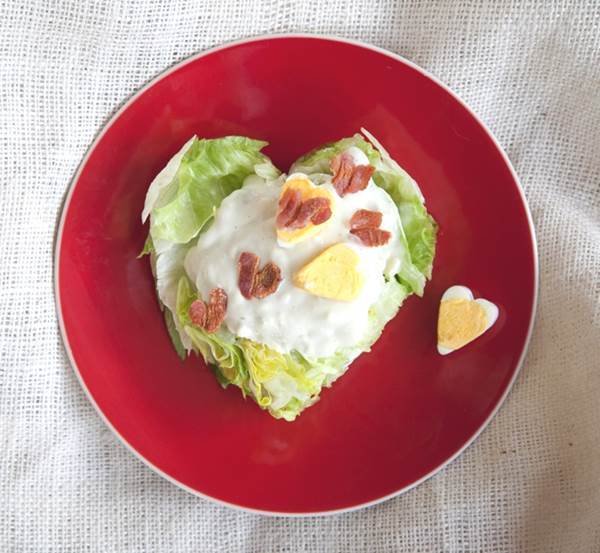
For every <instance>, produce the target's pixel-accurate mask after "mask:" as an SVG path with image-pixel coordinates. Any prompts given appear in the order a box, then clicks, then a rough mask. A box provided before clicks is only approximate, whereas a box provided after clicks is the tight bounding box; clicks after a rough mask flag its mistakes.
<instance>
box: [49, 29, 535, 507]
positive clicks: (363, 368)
mask: <svg viewBox="0 0 600 553" xmlns="http://www.w3.org/2000/svg"><path fill="white" fill-rule="evenodd" d="M361 126H364V127H366V128H367V129H368V130H370V131H371V132H372V133H373V134H374V135H375V136H376V137H377V138H379V139H380V140H381V141H382V142H383V144H384V145H385V146H386V148H388V150H389V151H390V153H391V154H392V156H393V157H394V158H396V159H397V160H398V161H399V163H400V164H401V165H402V166H404V167H405V168H406V169H407V170H408V171H409V173H411V174H412V175H413V176H414V178H415V179H416V180H417V182H418V183H419V184H420V186H421V188H422V190H423V193H424V195H425V197H426V199H427V205H428V208H429V210H430V211H431V213H432V214H433V215H434V217H435V219H436V220H437V221H438V223H439V226H440V232H439V242H438V250H437V256H436V259H435V266H434V270H433V280H432V282H431V283H429V285H428V286H427V290H426V293H425V296H424V297H423V298H417V297H411V298H410V299H409V300H408V301H406V303H405V305H404V307H402V309H401V310H400V313H399V314H398V316H397V317H396V318H395V319H394V321H393V322H391V323H390V324H389V325H388V327H387V328H386V330H385V332H384V334H383V336H382V338H381V339H380V340H379V342H377V344H376V345H375V347H374V348H373V351H372V352H371V353H369V354H365V355H363V356H361V357H360V358H359V359H358V360H357V361H356V362H355V363H354V364H353V365H352V366H351V368H350V370H349V371H348V372H347V374H346V375H345V376H344V377H342V378H341V379H340V380H339V381H338V382H337V383H335V385H334V386H333V387H332V388H331V389H327V390H325V391H324V392H323V394H322V398H321V400H320V401H319V402H318V403H317V404H316V405H315V406H313V407H311V408H310V409H308V410H307V411H305V412H304V413H303V414H302V415H301V416H300V417H299V419H297V420H296V422H293V423H287V422H284V421H281V420H275V419H273V418H271V417H270V416H269V415H268V414H267V413H266V412H264V411H261V410H260V409H259V408H258V407H257V406H256V405H255V404H254V403H253V402H252V401H251V400H246V401H244V400H243V399H242V397H241V394H240V392H239V390H238V389H237V388H234V387H230V388H229V389H227V390H223V389H221V387H220V386H219V385H218V384H217V381H216V380H215V378H214V377H213V375H212V374H211V372H210V371H209V370H208V369H207V368H206V366H205V365H204V364H203V362H202V361H201V360H199V359H198V358H195V357H194V358H190V359H188V360H187V361H186V362H184V363H182V362H181V361H179V359H178V357H177V355H176V354H175V352H174V350H173V348H172V347H171V344H170V342H169V338H168V336H167V332H166V330H165V328H164V326H163V319H162V316H161V313H160V311H159V308H158V305H157V302H156V297H155V292H154V284H153V280H152V275H151V272H150V267H149V264H148V260H147V259H141V260H139V259H136V256H137V254H138V252H139V251H140V250H141V248H142V245H143V242H144V238H145V236H146V232H147V228H146V227H142V225H141V223H140V212H141V210H142V205H143V201H144V196H145V193H146V189H147V187H148V185H149V183H150V182H151V180H152V178H153V177H154V176H155V175H156V173H157V172H158V171H159V170H160V169H161V168H162V167H163V166H164V164H165V163H166V162H167V160H168V159H169V158H170V157H171V156H172V155H173V154H174V153H175V152H176V151H177V150H178V149H179V148H180V147H181V145H182V144H183V143H184V142H185V141H186V140H187V139H188V138H189V137H190V136H191V135H192V134H194V133H196V134H198V135H200V136H203V137H219V136H223V135H228V134H240V135H248V136H251V137H255V138H261V139H265V140H268V141H269V142H270V146H269V147H268V148H267V150H266V153H267V154H268V155H270V156H271V157H272V159H273V160H274V162H275V163H276V164H277V165H278V166H279V167H280V168H281V169H284V170H285V169H287V168H288V166H289V164H290V162H291V161H292V160H294V159H295V158H296V157H298V156H299V155H300V154H302V153H304V152H306V151H307V150H309V149H311V148H313V147H315V146H318V145H320V144H322V143H323V142H326V141H330V140H334V139H337V138H340V137H343V136H347V135H350V134H352V133H354V132H356V131H357V130H358V129H359V128H360V127H361ZM452 284H464V285H467V286H470V287H471V288H472V289H473V291H474V292H475V295H476V296H479V295H480V296H483V297H485V298H488V299H490V300H492V301H493V302H495V303H496V304H497V305H498V306H499V308H500V318H499V320H498V322H497V323H496V325H495V326H494V327H493V328H492V329H491V330H490V331H489V332H488V333H486V334H485V335H484V336H482V337H481V338H479V339H478V340H476V341H475V342H473V343H472V344H470V345H469V346H467V347H465V348H464V349H463V350H460V351H458V352H455V353H453V354H451V355H448V356H445V357H442V356H440V355H438V353H437V352H436V348H435V342H436V338H435V336H436V318H437V310H438V302H439V299H440V296H441V294H442V293H443V292H444V290H446V288H448V287H449V286H450V285H452ZM56 291H57V302H58V308H59V316H60V317H62V319H61V327H62V331H63V334H64V339H65V344H66V347H67V351H68V353H69V355H70V357H71V360H72V362H73V365H74V367H75V370H76V372H77V373H78V375H79V377H80V379H81V382H82V384H83V386H84V388H85V389H86V390H87V392H88V393H89V396H90V398H91V399H92V401H93V402H94V403H95V405H96V406H97V408H98V410H99V411H100V412H101V414H102V415H103V416H104V418H105V420H106V421H107V422H108V423H109V424H110V425H111V426H112V428H113V429H114V430H115V431H116V432H117V433H118V434H119V436H120V437H121V438H122V439H123V440H124V441H125V442H126V443H127V444H128V445H129V446H130V447H131V448H132V449H133V450H134V451H135V452H136V453H137V454H139V456H141V457H142V458H143V459H144V460H145V461H147V462H148V463H149V464H150V465H151V466H153V467H154V468H155V469H157V470H159V471H160V472H161V473H162V474H163V475H164V476H167V477H168V478H170V479H171V480H173V481H175V482H176V483H178V484H180V485H183V486H184V487H186V488H187V489H189V490H190V491H194V492H197V493H199V494H202V495H205V496H209V497H211V498H214V499H217V500H220V501H223V502H227V503H228V504H232V505H236V506H241V507H245V508H248V509H256V510H261V511H268V512H279V513H289V514H294V513H315V512H327V511H335V510H341V509H348V508H353V507H357V506H360V505H365V504H368V503H372V502H374V501H377V500H379V499H382V498H385V497H387V496H390V495H393V494H395V493H398V492H400V491H403V490H405V489H407V488H409V487H411V486H413V485H415V484H416V483H418V482H419V481H421V480H423V479H424V478H426V477H427V476H429V475H431V474H432V473H433V472H435V471H436V470H437V469H438V468H440V467H441V466H443V465H444V464H445V463H447V462H448V461H449V460H451V459H452V458H454V457H455V456H456V455H457V454H458V453H459V452H460V451H461V450H462V449H463V448H464V447H465V446H466V445H468V443H470V442H471V441H472V439H473V438H474V437H475V436H476V435H477V434H478V433H479V432H480V431H481V430H482V428H483V427H484V426H485V424H486V423H487V422H488V420H489V419H490V418H491V416H492V415H493V414H494V413H495V411H496V410H497V408H498V407H499V404H500V403H501V402H502V400H503V399H504V397H505V395H506V393H507V392H508V389H509V388H510V385H511V384H512V382H513V380H514V378H515V376H516V373H517V371H518V369H519V365H520V363H521V361H522V358H523V355H524V350H525V348H526V345H527V341H528V338H529V334H530V330H531V325H532V321H533V314H534V308H535V302H536V294H537V258H536V252H535V241H534V237H533V228H532V226H531V222H530V217H529V214H528V211H527V207H526V204H525V201H524V199H523V195H522V193H521V191H520V189H519V186H518V183H517V182H516V180H515V176H514V174H513V172H512V170H511V168H510V165H509V163H508V161H507V159H506V157H505V156H504V154H503V153H502V152H501V150H500V149H499V147H498V145H497V144H496V143H495V141H494V140H493V138H492V137H491V136H490V134H489V133H488V132H487V131H486V130H485V128H483V127H482V124H481V123H480V122H479V121H478V120H477V119H476V118H475V116H474V115H473V114H472V113H471V112H470V111H469V110H468V109H467V108H466V107H465V106H464V105H463V104H462V103H461V102H460V101H459V100H458V99H457V98H456V97H455V96H454V95H453V94H452V93H450V92H449V91H448V90H447V89H446V88H444V87H443V86H442V85H441V84H439V83H438V82H437V81H435V80H434V79H432V78H431V77H429V76H427V75H426V74H424V73H423V72H422V71H421V70H419V69H418V68H417V67H415V66H413V65H411V64H410V63H408V62H406V61H404V60H402V59H400V58H398V57H397V56H394V55H392V54H389V53H386V52H384V51H382V50H377V49H374V48H371V47H367V46H364V45H360V44H357V43H351V42H347V41H341V40H336V39H328V38H316V37H307V36H287V37H286V36H284V37H271V38H259V39H254V40H250V41H243V42H239V43H236V44H232V45H229V46H226V47H223V48H218V49H216V50H213V51H210V52H207V53H205V54H201V55H199V56H197V57H195V58H192V59H190V60H188V61H186V62H184V63H182V64H180V65H178V66H176V67H175V68H173V69H171V70H169V71H167V72H166V73H165V74H164V75H162V76H161V77H159V78H158V79H157V80H155V81H154V82H152V83H151V84H150V85H149V86H147V87H145V88H144V89H143V90H142V91H141V92H140V93H139V94H137V95H136V96H135V97H134V98H133V99H132V100H131V101H130V102H129V103H128V104H127V105H126V106H125V107H124V108H123V109H122V110H121V111H120V112H119V113H118V114H117V115H116V116H115V117H114V118H113V119H112V120H111V121H110V123H109V124H108V125H107V127H106V128H105V129H104V131H103V133H102V134H101V135H100V136H99V138H98V139H97V140H96V142H95V143H94V145H93V146H92V148H91V149H90V152H89V153H88V155H87V157H86V159H85V160H84V162H83V164H82V166H81V168H80V170H79V172H78V174H77V176H76V178H75V180H74V182H73V185H72V188H71V191H70V196H69V198H68V200H67V203H66V206H65V209H64V213H63V218H62V223H61V229H60V230H59V235H58V248H57V262H56Z"/></svg>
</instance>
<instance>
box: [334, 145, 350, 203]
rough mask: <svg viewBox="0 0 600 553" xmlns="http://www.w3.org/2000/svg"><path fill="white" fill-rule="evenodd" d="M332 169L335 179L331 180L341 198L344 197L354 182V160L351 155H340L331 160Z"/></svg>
mask: <svg viewBox="0 0 600 553" xmlns="http://www.w3.org/2000/svg"><path fill="white" fill-rule="evenodd" d="M330 167H331V171H332V173H333V179H332V180H331V182H332V184H333V187H334V188H335V191H336V192H337V193H338V194H339V195H340V196H343V195H344V194H345V191H346V188H347V187H348V185H349V184H350V181H351V180H352V172H353V170H354V160H353V159H352V156H351V155H349V154H345V153H342V154H338V155H337V156H335V157H334V158H333V159H332V160H331V165H330Z"/></svg>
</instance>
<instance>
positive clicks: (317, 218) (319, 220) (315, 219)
mask: <svg viewBox="0 0 600 553" xmlns="http://www.w3.org/2000/svg"><path fill="white" fill-rule="evenodd" d="M330 217H331V207H329V206H327V207H324V208H322V209H319V211H317V212H316V213H315V214H314V215H313V216H312V217H311V218H310V222H311V223H312V224H313V225H322V224H323V223H324V222H325V221H327V220H328V219H329V218H330Z"/></svg>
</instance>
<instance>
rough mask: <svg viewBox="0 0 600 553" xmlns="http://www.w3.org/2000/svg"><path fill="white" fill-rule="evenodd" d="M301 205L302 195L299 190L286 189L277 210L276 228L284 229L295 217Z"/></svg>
mask: <svg viewBox="0 0 600 553" xmlns="http://www.w3.org/2000/svg"><path fill="white" fill-rule="evenodd" d="M301 204H302V194H300V191H299V190H294V189H293V188H288V189H287V190H286V191H285V192H284V193H283V196H281V198H279V205H278V208H277V219H276V224H277V228H285V227H287V226H289V224H290V223H291V222H292V221H293V220H294V219H295V218H296V217H297V215H298V211H299V210H300V205H301Z"/></svg>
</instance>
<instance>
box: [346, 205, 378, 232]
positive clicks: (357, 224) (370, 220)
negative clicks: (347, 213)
mask: <svg viewBox="0 0 600 553" xmlns="http://www.w3.org/2000/svg"><path fill="white" fill-rule="evenodd" d="M381 219H382V215H381V211H371V210H370V209H359V210H358V211H355V212H354V215H352V218H351V219H350V228H351V229H352V230H356V229H361V228H379V227H380V226H381Z"/></svg>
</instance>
